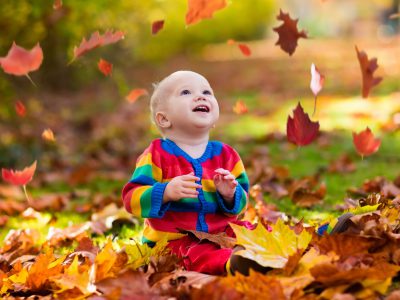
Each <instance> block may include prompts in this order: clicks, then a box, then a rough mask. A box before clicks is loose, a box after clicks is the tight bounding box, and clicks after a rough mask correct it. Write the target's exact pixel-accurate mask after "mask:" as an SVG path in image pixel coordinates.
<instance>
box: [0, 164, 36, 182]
mask: <svg viewBox="0 0 400 300" xmlns="http://www.w3.org/2000/svg"><path fill="white" fill-rule="evenodd" d="M35 170H36V160H35V161H34V162H33V164H32V165H30V166H29V167H26V168H24V169H23V170H22V171H14V170H7V169H1V174H2V176H3V179H4V181H7V182H9V183H11V184H14V185H25V184H27V183H28V182H29V181H31V180H32V177H33V174H35Z"/></svg>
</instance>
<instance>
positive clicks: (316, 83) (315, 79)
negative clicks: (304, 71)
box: [310, 64, 325, 115]
mask: <svg viewBox="0 0 400 300" xmlns="http://www.w3.org/2000/svg"><path fill="white" fill-rule="evenodd" d="M324 81H325V76H324V75H322V74H321V73H320V72H319V70H318V69H317V67H316V66H315V65H314V64H311V82H310V89H311V91H312V92H313V94H314V112H313V115H314V114H315V111H316V109H317V95H318V93H319V92H320V91H321V90H322V87H323V85H324Z"/></svg>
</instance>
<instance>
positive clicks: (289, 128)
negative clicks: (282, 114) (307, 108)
mask: <svg viewBox="0 0 400 300" xmlns="http://www.w3.org/2000/svg"><path fill="white" fill-rule="evenodd" d="M293 112H294V113H293V119H292V118H291V117H290V116H288V120H287V125H286V132H287V138H288V141H289V142H291V143H293V144H296V145H298V146H305V145H308V144H310V143H311V142H312V141H313V140H315V138H316V137H317V136H318V131H319V122H312V121H311V120H310V118H309V117H308V114H305V113H304V110H303V108H302V107H301V104H300V102H299V104H297V107H296V109H295V110H294V111H293Z"/></svg>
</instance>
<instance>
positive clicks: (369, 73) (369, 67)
mask: <svg viewBox="0 0 400 300" xmlns="http://www.w3.org/2000/svg"><path fill="white" fill-rule="evenodd" d="M356 51H357V58H358V61H359V62H360V67H361V74H362V96H363V98H367V97H368V94H369V91H370V90H371V88H373V87H374V86H375V85H377V84H379V82H381V80H382V79H383V78H382V77H374V72H375V71H376V69H378V60H377V59H376V58H371V59H370V60H368V55H367V53H365V52H364V51H358V48H357V46H356Z"/></svg>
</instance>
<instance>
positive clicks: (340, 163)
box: [328, 153, 356, 174]
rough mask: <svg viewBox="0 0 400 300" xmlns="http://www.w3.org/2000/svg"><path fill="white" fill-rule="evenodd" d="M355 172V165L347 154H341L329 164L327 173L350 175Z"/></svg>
mask: <svg viewBox="0 0 400 300" xmlns="http://www.w3.org/2000/svg"><path fill="white" fill-rule="evenodd" d="M355 170H356V165H355V164H354V162H353V160H352V159H351V158H350V156H349V155H348V154H346V153H345V154H342V155H341V156H340V157H339V158H338V159H336V160H333V161H331V162H330V164H329V167H328V172H329V173H340V174H344V173H352V172H354V171H355Z"/></svg>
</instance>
